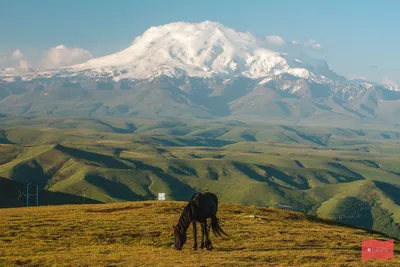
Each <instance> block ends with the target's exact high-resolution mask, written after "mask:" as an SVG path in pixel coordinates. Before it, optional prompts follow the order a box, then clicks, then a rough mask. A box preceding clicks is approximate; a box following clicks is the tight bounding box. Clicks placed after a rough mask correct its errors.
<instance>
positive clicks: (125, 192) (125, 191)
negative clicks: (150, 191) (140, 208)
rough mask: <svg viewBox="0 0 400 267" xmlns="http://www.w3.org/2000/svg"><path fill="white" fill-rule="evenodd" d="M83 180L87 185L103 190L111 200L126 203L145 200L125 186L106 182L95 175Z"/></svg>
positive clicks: (106, 180)
mask: <svg viewBox="0 0 400 267" xmlns="http://www.w3.org/2000/svg"><path fill="white" fill-rule="evenodd" d="M85 180H86V181H87V182H88V183H90V184H92V185H94V186H96V187H98V188H100V189H102V190H104V191H105V192H106V193H107V194H108V195H109V196H110V197H112V198H116V199H123V200H128V201H136V200H145V198H144V197H143V196H140V195H138V194H136V193H134V192H133V191H132V190H131V189H130V188H129V187H128V186H127V185H125V184H122V183H120V182H118V181H112V180H108V179H106V178H104V177H102V176H100V175H96V174H91V175H87V176H85Z"/></svg>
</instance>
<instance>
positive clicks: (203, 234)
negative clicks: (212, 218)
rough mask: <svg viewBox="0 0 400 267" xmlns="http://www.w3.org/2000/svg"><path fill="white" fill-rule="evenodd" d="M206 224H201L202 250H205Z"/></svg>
mask: <svg viewBox="0 0 400 267" xmlns="http://www.w3.org/2000/svg"><path fill="white" fill-rule="evenodd" d="M205 224H206V223H200V225H201V246H200V248H201V249H203V248H204V236H205V234H206V233H205V230H204V229H205V226H204V225H205Z"/></svg>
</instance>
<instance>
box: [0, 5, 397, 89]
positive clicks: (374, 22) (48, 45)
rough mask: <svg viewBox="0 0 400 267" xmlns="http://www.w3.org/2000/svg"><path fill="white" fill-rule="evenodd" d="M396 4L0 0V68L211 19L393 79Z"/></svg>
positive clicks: (104, 49) (349, 69)
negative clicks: (306, 45) (57, 50)
mask: <svg viewBox="0 0 400 267" xmlns="http://www.w3.org/2000/svg"><path fill="white" fill-rule="evenodd" d="M399 10H400V1H397V0H391V1H390V0H386V1H385V0H383V1H368V0H364V1H361V0H360V1H359V0H352V1H351V0H348V1H342V0H335V1H333V0H332V1H321V0H319V1H313V0H308V1H307V0H304V1H300V0H292V1H283V0H280V1H272V0H271V1H268V0H260V1H251V0H248V1H239V0H219V1H218V0H214V1H209V0H202V1H189V0H186V1H180V0H176V1H161V0H160V1H155V0H154V1H152V0H146V1H133V0H130V1H128V0H114V1H104V0H80V1H78V0H68V1H61V0H60V1H54V0H52V1H50V0H41V1H28V0H25V1H22V0H1V1H0V32H1V37H0V38H1V39H0V66H3V67H4V65H6V64H10V62H11V61H12V60H13V59H16V58H17V59H19V60H20V59H24V60H25V61H26V62H27V64H29V65H32V66H35V64H37V62H39V61H42V60H43V57H46V56H47V55H48V54H49V53H50V52H49V51H51V49H52V48H54V47H56V46H58V45H61V44H62V45H65V46H66V47H69V48H81V49H83V50H87V51H89V52H90V53H91V54H92V55H94V56H103V55H106V54H110V53H114V52H116V51H119V50H121V49H124V48H126V47H128V46H129V45H130V44H131V42H132V40H133V39H134V37H135V36H138V35H141V34H142V33H143V32H144V31H145V30H146V29H147V28H149V27H151V26H158V25H162V24H166V23H170V22H174V21H188V22H201V21H204V20H211V21H218V22H220V23H222V24H224V25H225V26H229V27H232V28H234V29H236V30H238V31H249V32H252V33H253V34H257V35H265V36H266V35H278V36H281V37H283V38H284V39H285V40H287V41H289V42H290V41H292V40H298V41H301V42H307V41H308V40H309V39H313V40H316V41H317V42H318V43H319V44H321V45H322V49H319V50H318V51H308V52H309V53H310V54H311V55H312V56H314V57H318V58H322V59H325V60H326V61H327V62H328V64H329V66H330V67H331V69H333V70H334V71H336V72H338V73H339V74H342V75H346V76H353V77H365V78H367V79H370V80H373V81H379V82H382V81H384V80H385V81H392V83H396V84H400V64H399V62H400V52H399V51H398V49H399V47H400V34H399V26H400V16H399V15H398V12H399ZM17 49H18V50H19V52H20V54H19V53H17V54H15V53H14V55H13V52H15V51H16V50H17ZM60 64H61V63H60Z"/></svg>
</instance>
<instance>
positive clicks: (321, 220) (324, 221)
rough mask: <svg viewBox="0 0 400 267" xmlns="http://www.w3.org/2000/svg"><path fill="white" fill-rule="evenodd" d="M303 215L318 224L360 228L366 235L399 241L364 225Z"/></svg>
mask: <svg viewBox="0 0 400 267" xmlns="http://www.w3.org/2000/svg"><path fill="white" fill-rule="evenodd" d="M305 216H306V218H307V220H309V221H312V222H313V223H320V224H324V225H334V226H340V227H345V228H349V229H360V230H363V231H365V232H366V233H365V234H366V235H367V234H369V233H370V234H379V235H381V236H382V237H384V238H389V239H394V240H397V241H400V239H398V238H395V237H393V236H389V235H387V234H385V233H382V232H379V231H376V230H372V229H368V228H364V227H360V226H354V225H351V224H349V223H345V222H338V221H334V220H330V219H325V218H320V217H317V216H314V215H307V214H305Z"/></svg>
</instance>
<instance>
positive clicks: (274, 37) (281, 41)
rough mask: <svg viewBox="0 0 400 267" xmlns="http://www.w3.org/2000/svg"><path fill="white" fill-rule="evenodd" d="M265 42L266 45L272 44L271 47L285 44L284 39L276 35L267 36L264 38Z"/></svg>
mask: <svg viewBox="0 0 400 267" xmlns="http://www.w3.org/2000/svg"><path fill="white" fill-rule="evenodd" d="M266 40H267V42H268V43H270V44H273V45H283V44H285V39H283V38H282V37H280V36H278V35H269V36H267V37H266Z"/></svg>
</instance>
